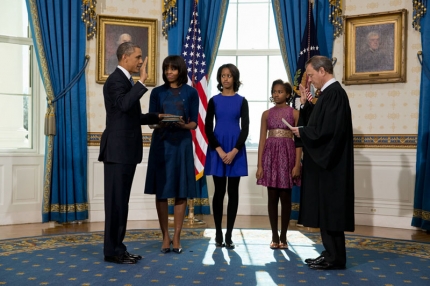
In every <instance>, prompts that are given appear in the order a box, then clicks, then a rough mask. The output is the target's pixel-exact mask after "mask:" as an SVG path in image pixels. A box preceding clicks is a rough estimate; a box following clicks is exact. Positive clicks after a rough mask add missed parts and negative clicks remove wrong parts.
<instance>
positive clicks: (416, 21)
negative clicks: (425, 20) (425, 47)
mask: <svg viewBox="0 0 430 286" xmlns="http://www.w3.org/2000/svg"><path fill="white" fill-rule="evenodd" d="M412 1H413V2H412V3H413V10H414V12H413V17H412V27H413V28H414V29H415V30H416V31H420V30H421V25H420V21H421V18H422V17H424V15H425V13H426V12H427V0H412Z"/></svg>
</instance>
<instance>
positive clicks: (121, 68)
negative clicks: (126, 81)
mask: <svg viewBox="0 0 430 286" xmlns="http://www.w3.org/2000/svg"><path fill="white" fill-rule="evenodd" d="M117 68H119V69H120V70H122V72H123V73H124V74H125V76H126V77H127V78H130V77H131V74H130V73H129V72H128V70H126V69H125V68H123V67H122V66H120V65H118V66H117Z"/></svg>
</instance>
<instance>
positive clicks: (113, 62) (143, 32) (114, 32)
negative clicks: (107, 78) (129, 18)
mask: <svg viewBox="0 0 430 286" xmlns="http://www.w3.org/2000/svg"><path fill="white" fill-rule="evenodd" d="M105 29H106V35H105V58H104V63H105V65H104V70H103V71H104V74H105V75H109V74H111V73H112V72H113V71H114V70H115V68H116V67H117V65H118V59H117V56H116V50H117V48H118V46H119V45H121V44H122V43H125V42H134V43H135V44H137V45H139V46H140V47H141V49H142V57H143V58H145V57H146V56H147V55H148V28H146V27H135V26H122V25H110V24H109V25H106V27H105ZM133 76H134V74H133Z"/></svg>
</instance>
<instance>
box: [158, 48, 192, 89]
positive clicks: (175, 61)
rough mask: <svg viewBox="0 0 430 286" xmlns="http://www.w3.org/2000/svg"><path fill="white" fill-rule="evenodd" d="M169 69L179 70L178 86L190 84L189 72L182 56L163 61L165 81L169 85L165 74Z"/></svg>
mask: <svg viewBox="0 0 430 286" xmlns="http://www.w3.org/2000/svg"><path fill="white" fill-rule="evenodd" d="M168 67H171V68H172V69H176V70H178V84H186V83H187V82H188V71H187V65H186V64H185V60H184V58H182V57H181V56H177V55H173V56H168V57H166V58H165V59H164V61H163V80H164V83H165V84H169V81H168V80H167V77H166V75H165V74H164V72H165V71H166V70H167V68H168Z"/></svg>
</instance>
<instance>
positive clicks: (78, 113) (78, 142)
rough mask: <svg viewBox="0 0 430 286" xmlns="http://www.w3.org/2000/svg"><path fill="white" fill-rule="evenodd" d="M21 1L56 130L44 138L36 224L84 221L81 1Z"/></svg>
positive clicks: (85, 197)
mask: <svg viewBox="0 0 430 286" xmlns="http://www.w3.org/2000/svg"><path fill="white" fill-rule="evenodd" d="M26 3H27V9H28V15H29V22H30V27H31V31H32V33H33V40H34V43H35V47H36V54H37V60H38V63H39V68H40V72H41V75H42V80H43V83H44V86H45V89H46V92H47V95H48V109H51V108H52V107H53V108H54V110H55V125H56V128H55V131H54V132H51V133H50V134H49V135H48V137H47V144H46V145H47V147H46V152H45V175H44V176H45V177H44V190H43V205H42V220H43V222H48V221H57V222H60V223H63V222H71V221H76V220H84V219H87V218H88V200H87V113H86V82H85V77H83V76H81V75H82V67H83V66H85V64H86V57H85V45H86V27H85V24H84V23H83V22H82V20H81V14H82V10H81V4H82V2H81V1H74V0H63V1H53V0H26ZM67 90H68V91H67ZM64 91H67V92H64ZM62 93H63V95H61V94H62ZM53 102H55V103H53ZM54 110H53V111H54ZM51 115H53V113H51ZM54 134H55V135H54Z"/></svg>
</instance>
